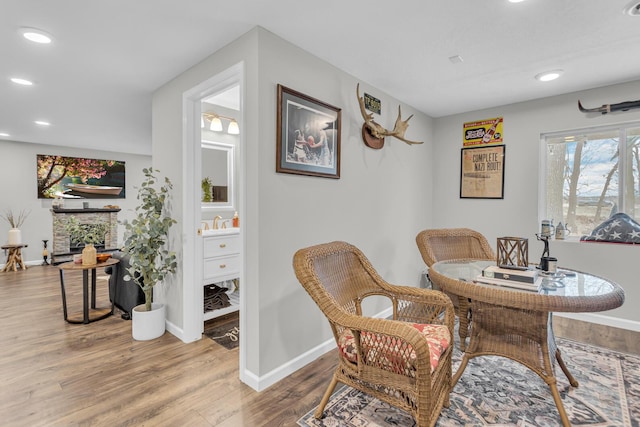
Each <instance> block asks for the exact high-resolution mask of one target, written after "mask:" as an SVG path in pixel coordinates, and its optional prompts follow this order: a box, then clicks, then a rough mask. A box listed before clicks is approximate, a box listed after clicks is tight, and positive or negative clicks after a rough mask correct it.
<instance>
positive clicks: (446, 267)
mask: <svg viewBox="0 0 640 427" xmlns="http://www.w3.org/2000/svg"><path fill="white" fill-rule="evenodd" d="M490 265H495V261H488V260H470V259H463V260H447V261H440V262H437V263H435V264H433V265H432V266H431V267H430V268H429V278H430V280H431V281H432V282H433V283H434V284H435V285H437V286H439V287H440V288H441V289H442V290H444V291H447V292H450V293H452V294H454V295H457V296H459V297H463V298H468V299H469V300H470V301H471V313H472V314H471V316H472V317H471V331H470V334H469V345H468V346H467V347H466V350H465V353H464V356H463V358H462V362H461V363H460V367H459V368H458V370H457V372H456V373H455V375H454V377H453V381H452V388H453V387H454V386H455V384H456V383H457V381H458V380H459V379H460V376H461V375H462V374H463V372H464V370H465V368H466V367H467V364H468V363H469V360H471V359H473V358H474V357H478V356H489V355H492V356H503V357H508V358H510V359H512V360H515V361H516V362H519V363H521V364H523V365H524V366H526V367H527V368H529V369H530V370H532V371H533V372H535V373H536V374H538V375H539V376H540V377H541V378H542V379H543V380H544V381H545V382H546V383H547V384H548V385H549V388H550V390H551V394H552V395H553V400H554V401H555V404H556V407H557V408H558V413H559V414H560V418H561V420H562V424H563V425H564V426H565V427H569V426H571V424H570V422H569V419H568V417H567V413H566V411H565V409H564V406H563V404H562V400H561V398H560V393H559V392H558V388H557V385H556V377H555V373H554V371H555V369H554V368H555V365H554V362H553V361H554V359H555V361H557V362H558V365H559V366H560V368H561V369H562V371H563V372H564V374H565V375H566V377H567V379H568V380H569V383H570V384H571V386H573V387H578V381H576V379H575V378H574V377H573V376H572V375H571V373H570V372H569V370H568V369H567V367H566V365H565V363H564V361H563V360H562V357H561V354H560V350H559V349H558V347H557V345H556V340H555V337H554V334H553V325H552V317H553V312H574V313H582V312H596V311H605V310H611V309H614V308H617V307H620V306H621V305H622V304H623V303H624V290H623V289H622V288H621V287H620V286H619V285H618V284H616V283H614V282H612V281H610V280H607V279H604V278H602V277H598V276H595V275H592V274H588V273H584V272H580V271H575V270H568V269H558V271H557V272H556V273H554V274H549V275H543V273H542V272H541V273H540V275H542V287H541V289H540V290H538V291H528V290H521V289H516V288H510V287H507V286H497V285H490V284H484V283H479V282H476V281H475V279H476V278H477V277H478V276H480V275H482V270H483V269H484V268H486V267H488V266H490ZM514 273H516V271H514Z"/></svg>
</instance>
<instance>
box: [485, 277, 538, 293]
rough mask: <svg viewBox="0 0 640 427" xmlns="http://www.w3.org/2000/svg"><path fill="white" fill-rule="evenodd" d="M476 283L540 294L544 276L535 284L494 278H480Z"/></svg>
mask: <svg viewBox="0 0 640 427" xmlns="http://www.w3.org/2000/svg"><path fill="white" fill-rule="evenodd" d="M476 282H478V283H482V284H485V285H494V286H505V287H508V288H514V289H520V290H523V291H532V292H538V291H539V290H540V289H542V276H540V277H538V278H537V279H536V281H535V282H534V283H525V282H518V281H515V280H504V279H496V278H493V277H486V276H478V277H476Z"/></svg>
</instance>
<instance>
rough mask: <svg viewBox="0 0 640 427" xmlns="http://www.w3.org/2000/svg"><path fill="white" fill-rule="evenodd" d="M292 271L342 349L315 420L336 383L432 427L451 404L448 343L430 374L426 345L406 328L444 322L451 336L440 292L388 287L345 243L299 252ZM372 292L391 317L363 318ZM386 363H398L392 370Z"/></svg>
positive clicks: (450, 314) (447, 304) (447, 305)
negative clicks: (349, 347)
mask: <svg viewBox="0 0 640 427" xmlns="http://www.w3.org/2000/svg"><path fill="white" fill-rule="evenodd" d="M293 267H294V271H295V274H296V277H297V278H298V280H299V282H300V284H301V285H302V286H303V287H304V289H305V290H306V291H307V292H308V293H309V295H310V296H311V298H312V299H313V300H314V301H315V302H316V304H317V305H318V307H319V308H320V310H321V311H322V313H323V314H324V315H325V316H326V318H327V319H328V321H329V324H330V325H331V330H332V331H333V334H334V338H335V340H336V344H337V345H338V348H339V349H340V350H339V351H337V354H338V366H337V367H336V369H335V371H334V374H333V378H332V380H331V383H330V384H329V387H328V388H327V390H326V392H325V394H324V396H323V398H322V401H321V402H320V405H319V406H318V408H317V410H316V412H315V416H316V418H321V417H322V413H323V411H324V407H325V406H326V404H327V402H328V400H329V398H330V396H331V394H332V393H333V391H334V389H335V387H336V385H337V383H338V382H341V383H343V384H346V385H349V386H351V387H353V388H355V389H358V390H360V391H362V392H364V393H367V394H369V395H371V396H373V397H376V398H378V399H380V400H383V401H385V402H387V403H389V404H391V405H394V406H396V407H399V408H402V409H404V410H405V411H407V412H409V413H411V414H412V415H413V416H414V418H415V419H416V422H417V425H418V426H421V427H422V426H433V425H435V422H436V420H437V418H438V416H439V414H440V411H441V409H442V407H443V405H447V406H448V405H449V393H450V388H451V354H452V347H453V346H452V345H450V346H449V347H448V348H447V349H446V350H445V351H444V352H443V353H442V355H441V356H440V359H439V362H438V365H437V367H436V368H435V369H432V367H431V362H430V360H431V356H430V352H429V346H428V345H427V340H426V339H425V337H424V336H423V335H421V334H420V333H419V332H418V331H417V330H416V329H415V328H414V327H413V326H411V324H412V323H421V324H440V325H445V326H446V327H447V328H448V331H450V333H451V337H452V336H453V335H452V333H453V325H454V318H455V313H454V311H453V305H452V304H451V301H449V299H448V298H447V297H446V296H445V295H444V294H442V293H441V292H437V291H432V290H428V289H420V288H415V287H407V286H396V285H392V284H389V283H387V282H386V281H385V280H384V279H383V278H382V277H381V276H380V275H379V274H378V273H377V272H376V270H375V269H374V268H373V266H372V265H371V263H370V262H369V260H368V259H367V258H366V256H365V255H364V254H363V253H362V252H361V251H360V250H359V249H358V248H356V247H355V246H353V245H350V244H348V243H345V242H331V243H325V244H321V245H316V246H311V247H308V248H304V249H300V250H299V251H297V252H296V254H295V255H294V258H293ZM374 295H375V296H385V297H387V298H388V299H389V301H390V302H391V306H392V309H393V316H392V319H381V318H371V317H366V316H363V315H362V302H363V300H365V299H366V298H367V297H370V296H374ZM345 333H348V335H349V336H353V338H354V344H353V346H354V347H355V349H356V352H357V357H355V358H353V357H352V358H349V357H348V356H347V355H345V351H344V346H343V341H341V340H344V336H345ZM450 342H451V343H452V342H453V341H452V338H451V340H450ZM389 344H393V345H389ZM341 345H342V347H341ZM407 350H409V352H410V353H411V354H409V353H408V352H407ZM412 356H413V357H412ZM390 360H394V361H396V362H397V363H396V362H394V363H396V364H395V365H394V366H390V365H389V363H388V362H389V361H390ZM403 360H404V361H405V362H406V360H411V361H412V362H411V363H415V366H413V365H412V367H411V368H410V369H409V370H407V369H405V368H406V367H405V365H401V368H400V369H399V365H398V363H400V362H398V361H403ZM405 362H402V363H405Z"/></svg>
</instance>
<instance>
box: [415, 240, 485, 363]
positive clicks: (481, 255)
mask: <svg viewBox="0 0 640 427" xmlns="http://www.w3.org/2000/svg"><path fill="white" fill-rule="evenodd" d="M416 244H417V245H418V250H420V255H422V260H423V261H424V263H425V264H427V267H431V266H432V265H433V264H435V263H436V262H438V261H445V260H448V259H464V258H468V259H493V260H495V259H496V255H495V253H494V252H493V250H492V249H491V246H490V245H489V242H488V241H487V238H486V237H484V236H483V235H482V234H481V233H479V232H477V231H475V230H472V229H470V228H434V229H427V230H423V231H421V232H420V233H418V235H417V236H416ZM449 296H450V297H451V298H452V301H454V302H455V303H456V304H455V306H456V314H457V315H458V319H459V321H460V325H459V329H458V335H459V336H460V349H462V350H463V351H464V349H465V348H466V339H467V336H469V327H470V325H471V306H470V304H469V300H468V299H467V298H463V297H459V296H457V295H449Z"/></svg>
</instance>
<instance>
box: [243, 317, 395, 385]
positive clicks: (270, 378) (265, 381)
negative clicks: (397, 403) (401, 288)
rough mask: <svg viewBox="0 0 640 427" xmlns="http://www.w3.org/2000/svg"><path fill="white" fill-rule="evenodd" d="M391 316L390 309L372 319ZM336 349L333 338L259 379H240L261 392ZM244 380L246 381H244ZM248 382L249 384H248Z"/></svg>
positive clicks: (251, 377)
mask: <svg viewBox="0 0 640 427" xmlns="http://www.w3.org/2000/svg"><path fill="white" fill-rule="evenodd" d="M392 314H393V309H392V308H391V307H389V308H387V309H385V310H383V311H381V312H380V313H378V314H376V315H375V316H373V317H378V318H386V317H390V316H391V315H392ZM334 348H336V342H335V340H334V339H333V338H331V339H329V340H327V341H325V342H323V343H321V344H320V345H317V346H316V347H313V348H312V349H310V350H309V351H307V352H305V353H302V354H301V355H300V356H298V357H295V358H293V359H291V360H290V361H289V362H287V363H285V364H283V365H281V366H279V367H278V368H276V369H274V370H272V371H270V372H268V373H266V374H265V375H262V376H260V377H257V376H255V375H254V374H252V373H250V372H245V376H244V377H241V379H242V381H243V382H245V383H246V384H247V385H249V386H250V387H252V388H254V389H255V390H257V391H263V390H265V389H266V388H268V387H269V386H272V385H273V384H275V383H277V382H278V381H280V380H282V379H284V378H286V377H288V376H289V375H291V374H293V373H294V372H296V371H297V370H299V369H301V368H303V367H305V366H306V365H308V364H309V363H311V362H313V361H314V360H316V359H318V358H319V357H320V356H323V355H324V354H326V353H328V352H329V351H331V350H333V349H334ZM245 380H246V381H245ZM249 381H250V382H249Z"/></svg>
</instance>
